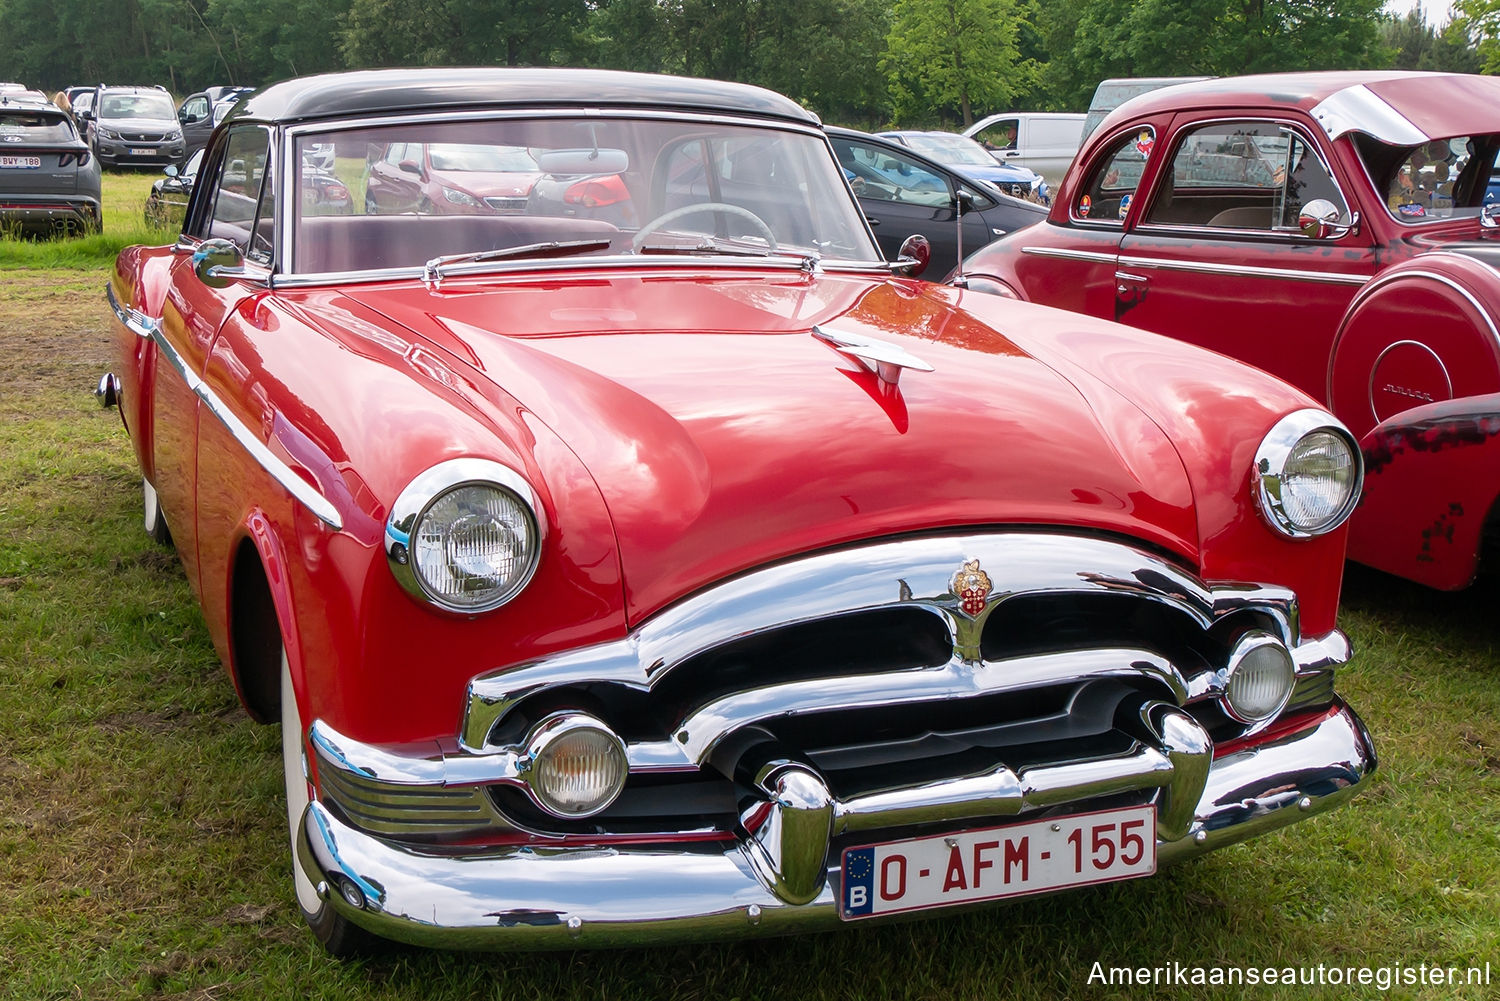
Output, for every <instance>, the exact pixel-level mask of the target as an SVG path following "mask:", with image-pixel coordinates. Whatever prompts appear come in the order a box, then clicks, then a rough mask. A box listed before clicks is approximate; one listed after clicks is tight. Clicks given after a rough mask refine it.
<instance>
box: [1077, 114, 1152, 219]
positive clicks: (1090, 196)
mask: <svg viewBox="0 0 1500 1001" xmlns="http://www.w3.org/2000/svg"><path fill="white" fill-rule="evenodd" d="M1155 144H1156V132H1155V131H1154V130H1152V129H1150V128H1143V129H1138V130H1136V131H1134V132H1131V133H1129V134H1127V135H1124V136H1121V137H1120V138H1119V139H1117V140H1115V143H1114V145H1113V146H1111V147H1109V148H1108V149H1107V150H1105V152H1104V154H1103V155H1102V156H1100V157H1099V160H1098V162H1097V163H1096V165H1095V167H1094V173H1093V174H1092V175H1090V177H1089V180H1088V183H1087V184H1085V185H1084V186H1083V187H1082V188H1081V189H1080V194H1078V195H1077V197H1076V200H1075V201H1074V203H1073V218H1074V219H1077V220H1081V221H1084V222H1097V223H1110V224H1113V225H1115V226H1122V225H1124V221H1125V215H1126V213H1128V212H1129V211H1130V205H1131V203H1132V202H1133V201H1134V200H1135V189H1136V187H1137V186H1138V185H1139V184H1140V183H1141V175H1142V174H1144V173H1145V171H1146V161H1147V160H1149V159H1150V158H1151V150H1152V147H1153V146H1155Z"/></svg>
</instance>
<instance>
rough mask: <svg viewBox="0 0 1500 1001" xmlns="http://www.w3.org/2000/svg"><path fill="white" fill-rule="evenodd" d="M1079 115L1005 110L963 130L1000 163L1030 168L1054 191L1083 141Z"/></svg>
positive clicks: (1081, 119)
mask: <svg viewBox="0 0 1500 1001" xmlns="http://www.w3.org/2000/svg"><path fill="white" fill-rule="evenodd" d="M1083 118H1084V116H1083V115H1071V114H1067V113H1065V112H1053V111H1009V112H1006V113H1005V114H1003V115H990V116H988V117H987V118H981V119H980V120H979V121H977V122H975V123H974V124H973V125H971V126H969V127H968V128H967V129H965V130H964V135H966V136H968V137H969V138H971V139H977V140H978V141H979V142H980V143H981V144H982V145H983V146H984V148H985V149H987V150H989V151H990V154H991V155H992V156H994V158H995V159H996V160H999V161H1000V162H1001V163H1009V164H1015V165H1017V166H1021V167H1030V168H1031V169H1032V170H1034V171H1036V172H1037V173H1038V174H1041V175H1042V177H1044V178H1045V179H1046V181H1047V183H1048V184H1049V185H1051V186H1052V187H1053V188H1054V189H1055V188H1056V187H1057V185H1058V182H1059V181H1061V180H1062V176H1063V174H1065V173H1067V170H1068V164H1070V163H1072V162H1073V155H1074V154H1075V153H1077V152H1078V147H1079V145H1080V144H1081V143H1082V142H1083Z"/></svg>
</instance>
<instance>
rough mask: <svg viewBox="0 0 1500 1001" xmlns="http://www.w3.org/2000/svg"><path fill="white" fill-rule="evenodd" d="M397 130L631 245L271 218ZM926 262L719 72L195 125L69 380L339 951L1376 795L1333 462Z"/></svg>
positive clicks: (1329, 424) (1070, 877) (1255, 417)
mask: <svg viewBox="0 0 1500 1001" xmlns="http://www.w3.org/2000/svg"><path fill="white" fill-rule="evenodd" d="M397 144H405V145H412V144H418V145H423V146H427V147H431V146H433V145H436V144H458V145H462V146H465V147H468V146H476V147H480V146H482V147H507V148H515V149H526V150H528V151H531V155H533V156H534V158H535V159H536V160H537V161H538V162H545V163H547V165H548V167H547V169H548V170H549V171H550V172H555V173H556V174H558V175H559V176H606V177H617V178H619V183H620V184H621V185H623V186H625V187H627V188H628V193H629V196H630V201H631V204H632V205H633V206H635V207H637V208H638V209H639V210H640V212H641V218H642V219H643V220H644V221H643V222H642V223H641V224H640V225H639V226H637V227H631V228H622V227H620V226H618V225H616V224H614V223H611V222H608V221H605V220H602V219H597V218H585V217H581V216H579V215H573V214H566V213H564V214H556V215H549V214H539V213H536V212H532V211H526V212H520V213H514V214H493V213H492V214H487V215H485V214H477V213H476V214H469V215H460V216H454V215H447V214H441V212H442V211H443V210H440V209H439V208H438V207H437V204H436V202H435V201H434V202H433V203H432V211H431V212H430V213H424V212H423V211H421V210H420V208H421V207H420V205H413V206H411V210H410V211H405V212H402V213H399V214H390V215H387V214H374V215H368V214H364V213H361V212H358V211H356V212H354V213H351V214H348V215H324V214H316V213H312V212H309V211H308V208H307V206H306V205H304V204H303V202H302V200H301V199H299V198H297V197H296V193H297V191H298V190H299V186H298V183H297V179H298V174H299V172H301V171H305V170H308V169H313V168H311V167H310V166H308V165H307V164H308V159H307V158H306V157H304V156H303V155H302V153H303V151H304V150H306V149H308V148H310V147H312V146H317V147H318V148H327V147H329V146H332V147H333V148H334V149H335V150H336V151H338V155H339V158H340V161H341V162H340V163H338V164H336V168H337V169H339V170H340V171H341V172H347V171H348V170H359V169H362V165H363V164H365V163H373V162H375V161H376V160H378V159H379V157H380V156H381V155H382V154H383V153H384V152H385V151H388V150H390V149H392V148H394V147H395V146H396V145H397ZM752 153H753V155H749V154H752ZM357 207H358V206H356V208H357ZM531 207H532V206H531V204H530V203H528V209H529V208H531ZM917 266H918V259H917V258H914V257H909V256H903V257H902V258H901V259H898V260H897V261H895V262H887V261H885V260H883V259H882V258H881V256H880V252H879V249H878V247H877V245H876V242H875V239H874V237H873V235H872V233H871V232H870V229H869V227H868V226H867V225H866V222H865V218H864V216H863V215H862V214H861V212H860V211H859V208H858V206H857V204H856V202H855V200H854V197H853V194H852V192H851V191H850V189H849V186H848V184H847V182H846V180H845V178H844V174H843V172H842V170H841V169H840V167H839V163H838V160H837V159H836V158H835V157H834V154H833V150H832V148H831V146H830V144H829V141H828V139H827V137H826V135H825V134H824V132H823V130H822V128H821V127H820V125H819V122H818V120H817V119H816V118H815V117H814V116H813V115H811V114H810V113H808V112H807V111H806V110H804V109H803V108H802V107H800V106H799V105H797V104H796V103H794V102H792V101H789V100H786V99H784V98H782V97H780V96H777V95H775V94H772V93H769V92H767V91H763V90H759V89H756V88H752V87H746V86H740V85H735V84H728V83H718V82H713V81H704V80H686V79H676V78H669V77H651V76H638V75H631V74H622V73H607V72H585V71H568V70H544V69H528V70H522V69H474V70H453V69H445V70H436V69H431V70H389V71H369V72H357V73H349V74H339V75H332V76H323V77H314V78H309V79H303V80H294V81H290V82H286V83H281V84H277V85H275V86H272V87H269V88H266V89H265V90H262V91H260V92H258V93H257V94H255V95H253V96H252V97H250V98H248V99H246V100H245V101H244V102H243V103H242V104H241V105H240V106H239V110H238V112H237V114H236V115H235V117H234V118H233V119H231V120H230V121H229V122H227V123H226V124H225V126H224V127H223V128H222V129H220V130H219V131H218V132H216V133H215V134H214V137H213V140H212V141H211V143H210V145H209V147H208V152H207V154H206V157H205V160H204V164H203V169H202V173H201V175H200V180H199V183H198V185H197V186H196V188H195V190H194V193H193V196H192V200H191V203H190V205H189V208H188V212H187V218H186V221H185V224H184V228H183V233H182V236H181V237H180V238H179V239H178V241H177V242H176V243H175V244H174V245H172V246H165V247H132V248H130V249H128V250H126V251H125V252H124V253H123V254H122V255H121V256H120V258H119V261H118V264H117V266H116V269H115V273H114V276H113V280H112V281H111V283H110V285H109V288H108V296H109V299H110V301H111V303H112V304H113V308H114V311H115V314H116V316H117V317H118V321H119V322H118V324H117V327H116V330H115V349H116V362H115V364H116V366H117V367H116V369H115V372H114V373H112V374H109V375H106V376H105V377H104V379H103V380H102V383H101V392H102V395H103V398H104V402H106V403H112V404H118V406H119V409H120V414H121V416H122V417H123V419H124V422H125V425H126V427H127V429H128V431H129V433H130V436H131V439H132V442H133V444H134V447H135V452H136V456H137V457H138V459H139V462H140V468H141V474H142V477H143V480H144V487H145V497H146V526H147V528H148V529H149V530H150V531H152V532H153V533H155V534H156V535H157V537H158V538H161V539H164V540H165V539H167V538H170V539H171V541H172V542H173V543H175V545H176V548H177V552H178V554H179V555H180V556H181V559H182V563H183V565H184V567H185V568H186V572H187V575H188V578H189V579H190V580H191V582H192V585H193V587H194V588H196V590H197V593H198V595H199V598H200V599H201V603H202V608H203V613H204V617H205V619H206V620H207V624H208V630H209V632H210V634H211V635H212V637H213V641H214V643H215V645H216V647H217V649H218V651H219V654H220V656H221V657H222V658H223V660H224V663H225V664H226V666H227V668H228V670H229V672H230V674H231V675H232V677H233V679H234V683H235V685H236V686H237V688H238V690H239V692H240V694H241V696H242V697H243V700H244V703H245V705H246V707H247V709H248V711H249V712H250V713H251V714H252V715H253V716H254V717H255V718H257V719H260V720H265V721H279V722H280V724H281V727H282V746H283V752H284V753H283V764H284V774H285V780H286V789H287V824H288V832H289V837H290V843H291V848H292V854H293V859H294V862H293V866H292V870H293V874H294V881H295V886H296V895H297V900H298V902H299V904H300V906H301V908H302V910H303V912H304V913H305V915H306V916H307V919H308V921H309V922H310V924H311V926H312V928H313V929H314V931H315V932H316V934H317V936H318V937H319V938H320V939H321V940H322V941H323V942H324V943H325V944H326V945H327V946H328V947H329V948H330V949H331V950H333V951H335V952H347V951H350V950H353V949H355V948H357V947H360V946H362V945H368V944H370V943H371V942H372V941H376V940H378V937H379V936H384V937H387V938H391V939H398V940H405V941H410V942H415V943H425V944H430V945H436V946H444V947H492V948H512V949H513V948H543V947H556V948H575V947H581V946H593V945H611V944H626V943H636V944H638V943H648V942H658V941H665V940H669V939H683V938H705V937H721V936H747V935H757V934H778V933H782V934H784V933H789V932H795V931H801V930H804V929H809V928H814V927H824V926H830V925H838V924H840V923H841V922H849V921H859V920H866V919H869V920H880V919H882V918H887V917H893V916H899V915H908V914H911V913H913V912H919V911H924V910H934V909H945V908H954V907H964V906H971V905H977V904H980V903H983V902H989V901H995V900H1000V899H1004V898H1009V897H1014V896H1018V895H1022V894H1030V893H1042V892H1048V891H1053V890H1057V889H1062V888H1066V887H1074V886H1082V885H1086V884H1093V883H1099V882H1104V881H1108V880H1116V879H1128V878H1132V877H1138V876H1145V875H1148V874H1150V873H1152V872H1153V871H1155V869H1156V867H1157V865H1158V864H1162V863H1167V862H1172V861H1177V860H1181V859H1185V858H1188V857H1191V856H1194V855H1197V854H1199V853H1202V852H1205V851H1209V850H1212V849H1215V848H1219V847H1221V846H1224V845H1227V844H1231V843H1233V842H1236V841H1239V840H1241V839H1244V838H1247V837H1250V836H1252V835H1256V834H1259V833H1262V832H1265V831H1268V830H1272V829H1274V828H1278V827H1281V826H1283V825H1285V824H1289V823H1292V822H1294V821H1296V820H1299V819H1301V818H1304V817H1307V816H1309V815H1311V814H1315V813H1317V812H1319V811H1321V810H1324V809H1327V808H1329V807H1332V806H1335V805H1337V804H1339V803H1341V802H1343V801H1345V800H1346V799H1348V798H1349V797H1350V796H1351V795H1353V794H1354V793H1355V792H1356V791H1357V790H1359V789H1360V788H1361V787H1362V786H1363V784H1364V783H1365V782H1366V781H1367V780H1368V779H1369V777H1370V775H1371V774H1372V771H1373V769H1374V768H1375V754H1374V751H1373V749H1372V745H1371V742H1370V739H1369V737H1368V735H1367V734H1366V732H1365V730H1364V727H1363V725H1362V724H1361V723H1360V721H1359V719H1358V717H1357V716H1356V715H1355V713H1354V711H1353V710H1352V709H1350V708H1349V707H1348V706H1347V705H1346V704H1345V703H1344V702H1343V701H1342V700H1341V699H1340V697H1339V696H1338V695H1337V694H1336V692H1335V688H1334V683H1333V682H1334V672H1335V670H1336V669H1337V668H1339V667H1340V666H1341V665H1343V664H1344V663H1345V662H1346V661H1347V660H1348V658H1349V654H1350V650H1349V644H1348V642H1347V641H1346V639H1345V637H1344V635H1343V634H1342V633H1341V632H1340V631H1339V629H1338V628H1337V625H1336V621H1335V616H1336V611H1337V606H1338V598H1339V587H1340V580H1341V573H1342V568H1343V561H1344V549H1345V545H1346V529H1345V528H1344V527H1343V525H1344V521H1345V518H1346V516H1347V515H1348V514H1349V512H1350V510H1351V509H1352V507H1353V505H1354V503H1355V501H1356V499H1357V496H1358V492H1359V484H1360V479H1361V468H1360V456H1359V451H1358V449H1357V447H1356V444H1355V440H1354V438H1353V437H1352V436H1351V435H1350V433H1349V432H1348V431H1347V430H1346V429H1345V428H1344V427H1343V426H1342V425H1341V424H1340V423H1339V421H1338V420H1337V419H1335V418H1334V417H1333V416H1332V415H1330V414H1329V413H1328V412H1327V411H1325V410H1322V409H1320V408H1319V407H1317V406H1316V405H1315V404H1314V403H1313V402H1312V401H1311V400H1309V399H1308V398H1307V397H1306V396H1304V395H1303V394H1302V393H1301V392H1300V391H1298V390H1296V389H1293V388H1292V387H1290V386H1287V385H1286V384H1284V383H1282V382H1280V381H1278V380H1275V379H1272V378H1271V377H1269V376H1266V375H1264V374H1262V373H1259V372H1256V371H1255V370H1253V369H1251V368H1249V367H1248V366H1245V365H1242V364H1240V363H1238V362H1235V361H1231V360H1229V359H1226V358H1223V357H1220V356H1218V355H1214V354H1212V353H1209V352H1206V351H1203V350H1201V349H1198V348H1194V347H1191V346H1188V345H1183V344H1178V343H1176V342H1174V341H1171V340H1169V339H1166V338H1162V337H1158V336H1156V335H1153V334H1145V333H1142V332H1140V331H1135V330H1131V329H1129V328H1127V327H1123V326H1120V325H1118V324H1113V323H1109V322H1106V321H1100V320H1093V319H1089V318H1086V317H1080V316H1077V315H1074V314H1070V313H1066V312H1062V311H1059V310H1051V309H1046V308H1042V307H1037V306H1029V305H1025V304H1021V303H1015V302H1010V301H1006V300H1004V299H1000V298H997V297H995V296H992V295H985V294H981V293H977V292H969V291H964V290H959V289H954V288H949V287H944V286H942V285H937V284H931V283H927V282H922V281H918V280H915V279H914V278H912V277H910V276H909V275H908V274H907V273H908V272H911V271H913V270H914V269H915V268H916V267H917ZM372 933H373V935H374V936H376V937H377V938H376V939H372V938H371V935H372Z"/></svg>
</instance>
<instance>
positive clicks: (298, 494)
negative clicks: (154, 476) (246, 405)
mask: <svg viewBox="0 0 1500 1001" xmlns="http://www.w3.org/2000/svg"><path fill="white" fill-rule="evenodd" d="M104 293H105V296H106V297H107V298H108V299H109V305H110V307H111V308H112V309H113V310H114V311H115V316H117V317H119V319H120V322H121V323H123V324H125V326H126V327H128V328H129V329H130V330H131V332H132V333H134V334H135V335H136V336H137V337H142V338H149V339H151V340H152V341H155V342H156V346H157V349H158V350H160V351H161V353H162V357H163V358H165V359H166V360H167V363H168V364H170V365H171V366H172V369H173V370H174V371H175V372H177V374H178V375H180V376H182V379H183V381H184V382H186V383H187V386H188V388H189V389H191V390H192V391H193V394H194V395H195V396H197V397H198V399H199V400H200V401H201V402H202V403H203V405H204V406H205V407H207V408H208V412H209V413H211V414H213V415H214V416H215V417H216V418H218V420H219V423H220V424H223V425H224V427H225V428H226V429H228V431H229V433H230V435H231V436H232V437H233V438H234V440H235V441H237V442H239V444H240V447H241V448H243V449H244V450H245V451H247V452H249V453H250V457H251V458H252V459H254V460H255V461H256V463H257V464H258V465H259V466H260V467H261V468H262V469H264V470H265V471H266V472H267V473H269V474H270V476H271V478H272V479H273V480H275V481H276V482H277V483H279V484H281V486H282V487H284V488H285V489H286V491H287V492H288V493H290V494H291V495H292V496H293V497H294V498H296V499H297V500H298V501H299V502H301V504H302V505H303V506H304V507H306V508H307V509H308V510H309V511H311V512H312V513H313V514H314V515H316V516H317V518H318V520H319V521H322V522H323V523H324V524H326V525H327V526H328V527H329V528H332V529H333V530H334V531H339V530H340V529H342V528H343V527H344V522H343V519H342V518H341V517H340V516H339V511H338V508H336V507H334V506H333V504H332V502H330V501H329V500H328V498H326V497H324V496H323V495H322V494H321V493H320V492H319V491H318V490H317V488H315V487H313V486H312V485H311V484H309V483H308V482H307V481H306V480H304V479H303V478H302V477H300V476H298V475H297V474H296V473H295V472H294V471H293V470H292V468H291V467H290V466H288V465H287V464H286V463H284V462H282V461H281V460H280V459H279V458H277V457H276V456H275V455H274V454H273V453H272V452H271V450H270V449H269V448H267V447H266V446H265V444H264V443H263V442H262V441H261V440H260V439H259V438H257V437H256V436H255V434H254V433H253V432H252V431H251V430H250V429H249V428H247V427H246V426H245V425H244V424H243V423H241V421H240V419H239V418H238V417H236V416H235V415H234V413H233V412H232V411H230V409H229V407H228V406H226V405H225V403H224V401H223V400H221V399H219V397H218V395H217V394H216V393H215V392H214V391H213V390H212V389H210V388H209V387H208V385H207V384H206V383H205V382H204V381H203V380H202V379H201V378H199V376H198V375H197V373H195V372H193V371H192V370H190V369H189V368H188V366H187V362H186V361H185V360H184V359H183V357H182V356H181V355H180V354H178V352H177V349H176V348H174V347H173V346H172V343H171V342H170V341H168V340H167V338H166V335H165V334H163V333H162V328H161V321H160V320H157V319H154V318H152V317H149V316H147V315H146V314H144V313H142V312H140V311H139V310H136V309H132V308H129V307H126V306H124V305H122V304H121V303H120V300H119V299H117V298H116V297H115V289H114V285H113V284H110V285H106V286H105V288H104Z"/></svg>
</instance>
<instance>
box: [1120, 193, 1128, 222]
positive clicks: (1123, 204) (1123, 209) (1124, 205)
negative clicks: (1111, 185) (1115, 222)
mask: <svg viewBox="0 0 1500 1001" xmlns="http://www.w3.org/2000/svg"><path fill="white" fill-rule="evenodd" d="M1129 211H1130V196H1129V195H1123V196H1121V198H1120V218H1121V219H1124V218H1125V216H1126V214H1127V213H1128V212H1129Z"/></svg>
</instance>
